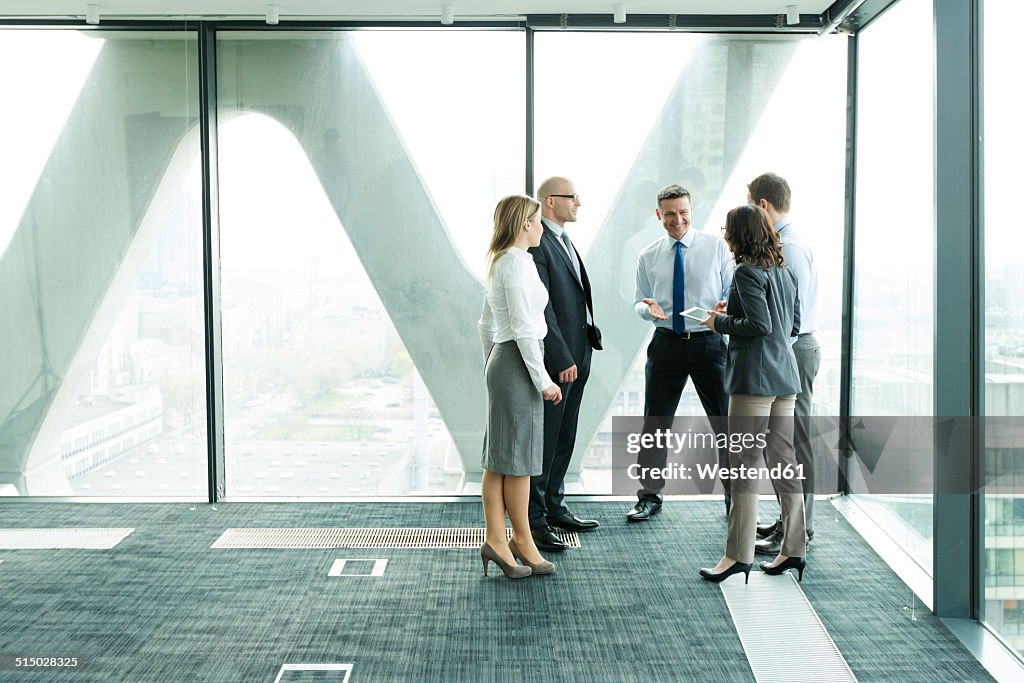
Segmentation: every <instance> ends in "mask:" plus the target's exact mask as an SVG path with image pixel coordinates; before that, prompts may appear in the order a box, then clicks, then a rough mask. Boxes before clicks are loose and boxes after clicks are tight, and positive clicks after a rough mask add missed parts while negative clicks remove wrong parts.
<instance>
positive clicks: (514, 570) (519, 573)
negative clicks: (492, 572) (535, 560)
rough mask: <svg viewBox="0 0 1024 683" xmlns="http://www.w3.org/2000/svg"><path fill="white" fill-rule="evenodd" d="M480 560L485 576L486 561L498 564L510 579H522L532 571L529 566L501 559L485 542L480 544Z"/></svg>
mask: <svg viewBox="0 0 1024 683" xmlns="http://www.w3.org/2000/svg"><path fill="white" fill-rule="evenodd" d="M480 561H481V562H483V563H484V576H487V563H488V562H493V563H494V564H496V565H498V568H499V569H501V571H502V573H503V574H504V575H505V576H506V577H508V578H510V579H522V578H525V577H527V576H529V575H530V574H532V573H533V570H532V569H530V567H521V566H520V565H518V564H508V563H507V562H505V560H503V559H501V556H499V555H498V553H496V552H494V548H492V547H491V546H490V545H488V544H487V543H484V544H483V545H482V546H480Z"/></svg>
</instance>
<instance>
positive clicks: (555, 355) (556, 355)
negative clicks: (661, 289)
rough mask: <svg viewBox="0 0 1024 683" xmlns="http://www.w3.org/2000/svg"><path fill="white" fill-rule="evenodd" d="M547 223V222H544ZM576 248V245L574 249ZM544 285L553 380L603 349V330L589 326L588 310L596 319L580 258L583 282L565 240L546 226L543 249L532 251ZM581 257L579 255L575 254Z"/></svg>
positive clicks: (546, 349) (547, 347) (547, 356)
mask: <svg viewBox="0 0 1024 683" xmlns="http://www.w3.org/2000/svg"><path fill="white" fill-rule="evenodd" d="M545 222H546V221H545ZM573 249H575V246H574V247H573ZM530 253H531V254H533V262H534V263H535V264H536V266H537V273H538V274H539V275H540V280H541V282H543V283H544V286H545V287H547V290H548V305H547V308H545V309H544V318H545V320H546V322H547V324H548V334H547V336H546V337H544V365H545V366H546V367H547V370H548V373H550V374H551V377H552V379H553V380H554V381H556V382H557V381H558V373H560V372H562V371H563V370H568V369H569V368H571V367H572V366H573V365H576V366H582V365H583V364H584V360H585V359H586V357H587V356H586V352H587V350H588V349H590V348H594V349H600V348H601V331H600V330H599V329H597V327H596V326H588V325H587V309H588V308H589V309H590V317H591V319H592V320H593V319H595V318H594V304H593V302H592V300H591V298H590V278H588V277H587V269H586V268H585V267H584V266H583V259H580V276H581V278H580V279H577V278H576V269H575V268H573V267H572V261H570V260H569V254H567V253H566V251H565V247H564V246H563V244H562V241H561V240H559V239H558V238H557V237H555V234H554V233H553V232H551V229H550V228H549V227H547V226H546V225H545V227H544V234H543V235H542V236H541V240H540V246H537V247H533V248H532V249H530ZM576 257H577V258H579V252H576Z"/></svg>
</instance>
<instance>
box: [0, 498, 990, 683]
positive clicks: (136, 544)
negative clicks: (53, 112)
mask: <svg viewBox="0 0 1024 683" xmlns="http://www.w3.org/2000/svg"><path fill="white" fill-rule="evenodd" d="M191 507H193V506H190V505H188V504H150V505H137V504H133V505H127V504H78V505H75V504H52V503H24V502H18V503H4V504H0V527H3V528H14V527H63V526H89V527H91V526H97V527H100V526H102V527H114V526H117V527H135V528H136V531H135V533H133V534H132V535H130V536H129V537H128V538H127V539H126V540H124V541H123V542H122V543H121V544H120V545H118V546H117V547H116V548H114V549H112V550H0V560H2V562H0V654H8V655H13V654H19V655H20V654H35V655H55V654H77V655H82V656H84V658H85V666H84V667H83V668H82V669H81V670H78V671H63V672H15V671H10V670H6V671H0V681H19V682H20V681H68V682H71V683H85V682H86V681H132V682H135V681H154V682H156V681H161V682H164V681H175V682H176V681H182V682H185V681H188V682H192V681H210V682H213V683H229V682H232V681H240V682H246V683H249V682H256V681H261V682H262V681H265V682H267V683H270V682H271V681H273V680H274V677H275V676H276V674H277V672H278V670H279V668H280V666H281V664H283V663H286V662H288V663H300V662H306V663H308V662H337V663H351V664H353V673H352V676H351V678H350V682H351V683H360V682H365V681H422V682H434V681H438V682H442V683H449V682H452V683H454V682H458V681H474V682H477V681H524V682H548V681H586V682H588V683H589V682H594V683H620V682H624V681H645V682H647V681H673V682H675V681H707V682H709V683H721V682H724V681H752V680H753V675H752V674H751V671H750V669H749V667H748V665H747V662H746V659H745V657H744V654H743V649H742V647H741V645H740V642H739V640H738V638H737V635H736V631H735V629H734V627H733V624H732V621H731V619H730V617H729V613H728V610H727V608H726V605H725V600H724V598H723V597H722V594H721V591H720V589H719V587H718V586H716V585H713V584H709V583H707V582H704V581H702V580H700V578H699V577H698V575H697V570H698V568H699V567H700V566H709V565H712V564H714V563H715V562H716V561H717V560H718V558H719V557H720V556H721V554H722V551H723V549H724V545H725V529H726V523H725V517H724V514H723V507H722V504H721V503H720V502H689V501H687V502H673V503H668V504H666V506H665V508H664V509H663V511H662V514H660V515H658V516H657V517H655V518H654V519H652V520H651V521H649V522H645V523H642V524H634V525H627V524H626V522H625V517H624V515H625V512H626V510H627V509H628V508H629V504H628V503H622V502H616V503H612V502H608V503H604V502H602V503H594V502H588V503H577V504H576V505H575V506H574V510H575V511H576V512H577V513H578V514H581V515H583V516H592V517H595V518H597V519H600V520H601V521H602V526H601V528H600V529H598V530H597V531H594V532H591V533H587V534H581V535H580V540H581V543H582V546H583V547H582V548H581V549H579V550H571V551H568V552H565V553H562V554H560V555H551V556H550V559H552V560H554V561H555V562H556V563H557V564H558V571H557V572H556V573H555V574H554V575H551V576H546V577H530V578H528V579H524V580H520V581H509V580H507V579H505V578H504V577H502V576H501V575H500V572H498V570H497V568H496V567H494V565H492V566H491V572H490V574H491V576H489V577H487V578H484V577H483V576H482V573H481V567H480V560H479V557H478V555H477V553H476V551H473V550H348V549H335V550H240V549H224V550H213V549H211V548H210V545H211V544H212V543H213V542H214V541H215V540H216V539H217V537H218V536H220V534H221V533H222V532H223V531H224V529H226V528H228V527H417V526H420V527H472V526H482V524H483V518H482V512H481V509H480V506H479V504H478V503H473V502H467V503H461V502H460V503H436V504H430V503H415V504H413V503H387V504H385V503H373V504H353V503H346V504H322V503H287V504H284V503H283V504H220V505H218V506H217V509H216V510H214V509H213V508H211V507H210V506H208V505H197V506H194V507H195V509H194V510H192V509H190V508H191ZM765 507H766V508H767V507H768V506H767V505H766V506H765ZM818 511H819V514H818V519H817V520H816V523H815V526H816V531H817V536H816V538H815V543H814V545H813V547H812V549H811V554H810V557H809V566H808V569H807V570H806V572H805V574H804V581H803V584H802V587H803V589H804V591H805V593H806V594H807V596H808V597H809V599H810V600H811V602H812V604H813V605H814V606H815V608H816V609H817V610H818V613H819V615H820V616H821V618H822V621H823V622H824V624H825V626H826V628H827V629H828V630H829V632H830V633H831V635H832V637H833V639H834V640H835V642H836V644H837V645H838V647H839V648H840V650H841V651H842V652H843V654H844V655H845V657H846V659H847V661H848V663H849V664H850V666H851V668H852V669H853V671H854V673H855V674H856V675H857V677H858V678H859V680H861V681H886V682H889V681H901V682H902V681H907V682H913V681H936V682H939V681H942V682H943V683H945V682H947V681H950V680H957V681H984V680H991V679H990V678H989V677H988V676H987V674H986V673H985V671H984V670H983V669H982V668H981V666H980V665H979V664H978V663H977V662H976V661H975V660H974V659H973V658H972V657H971V656H970V654H969V653H968V652H967V651H966V650H965V649H964V648H963V647H962V646H961V645H960V644H959V642H958V641H957V640H956V638H955V637H953V636H952V634H950V633H949V631H948V630H946V628H945V627H944V626H943V625H942V624H941V623H940V622H939V620H938V619H936V618H935V617H934V616H932V615H931V614H930V613H928V611H927V610H926V609H924V608H922V607H921V606H920V605H918V606H917V607H918V609H917V610H916V616H917V619H916V620H912V619H911V612H910V610H907V609H905V608H906V607H908V606H909V605H910V604H911V602H912V600H913V597H912V596H911V594H910V591H909V589H908V588H907V587H906V586H905V585H904V584H902V583H901V582H900V581H899V579H898V577H896V576H895V575H894V574H893V573H892V571H891V570H889V569H888V567H887V566H886V565H885V564H884V563H883V562H882V561H881V560H880V559H879V558H878V557H877V556H875V555H874V553H873V552H872V551H871V550H870V548H869V547H868V545H867V544H866V543H865V542H864V541H863V540H861V539H860V537H859V536H858V535H857V534H856V532H854V531H853V530H852V529H851V528H850V527H849V525H848V524H847V523H846V522H845V520H843V519H842V518H841V517H839V516H838V515H835V514H833V512H832V509H831V507H830V506H828V505H827V504H825V503H819V507H818ZM766 512H767V510H766V511H765V513H766ZM765 513H762V516H763V517H766V514H765ZM339 558H349V559H352V558H387V559H388V560H389V564H388V566H387V571H386V573H385V576H384V577H383V578H368V577H328V576H327V572H328V570H329V569H330V568H331V565H332V564H333V562H334V560H335V559H339ZM730 580H733V581H735V580H741V579H738V578H732V579H730ZM779 608H780V609H785V606H784V605H780V606H779ZM780 637H781V636H780ZM284 680H287V681H299V680H303V681H307V680H308V681H312V680H328V679H327V678H325V677H322V676H313V675H309V676H305V677H299V676H295V677H293V678H286V679H284Z"/></svg>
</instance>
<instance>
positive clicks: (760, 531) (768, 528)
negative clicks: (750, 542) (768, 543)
mask: <svg viewBox="0 0 1024 683" xmlns="http://www.w3.org/2000/svg"><path fill="white" fill-rule="evenodd" d="M778 530H779V520H775V521H774V522H772V523H771V524H758V525H757V537H758V538H767V537H768V536H771V535H772V534H774V533H775V532H776V531H778Z"/></svg>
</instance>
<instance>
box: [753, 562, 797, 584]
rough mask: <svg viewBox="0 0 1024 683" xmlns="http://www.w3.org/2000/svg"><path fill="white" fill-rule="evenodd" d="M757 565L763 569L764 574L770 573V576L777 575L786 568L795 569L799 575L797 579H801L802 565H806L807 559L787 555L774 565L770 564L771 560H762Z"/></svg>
mask: <svg viewBox="0 0 1024 683" xmlns="http://www.w3.org/2000/svg"><path fill="white" fill-rule="evenodd" d="M759 566H760V567H761V569H762V570H764V573H765V574H771V575H772V576H778V575H779V574H781V573H782V572H784V571H786V570H787V569H795V570H797V572H798V574H797V576H799V578H798V579H797V581H803V580H804V567H806V566H807V560H805V559H804V558H802V557H787V558H786V559H785V560H783V561H782V562H780V563H779V564H778V565H777V566H775V567H773V566H772V564H771V562H762V563H761V564H760V565H759Z"/></svg>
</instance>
